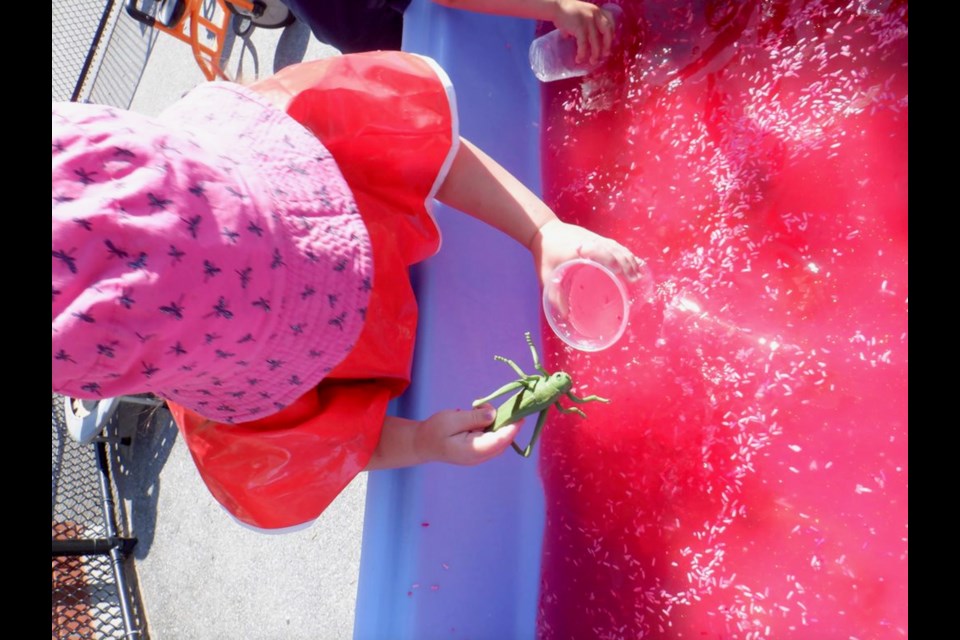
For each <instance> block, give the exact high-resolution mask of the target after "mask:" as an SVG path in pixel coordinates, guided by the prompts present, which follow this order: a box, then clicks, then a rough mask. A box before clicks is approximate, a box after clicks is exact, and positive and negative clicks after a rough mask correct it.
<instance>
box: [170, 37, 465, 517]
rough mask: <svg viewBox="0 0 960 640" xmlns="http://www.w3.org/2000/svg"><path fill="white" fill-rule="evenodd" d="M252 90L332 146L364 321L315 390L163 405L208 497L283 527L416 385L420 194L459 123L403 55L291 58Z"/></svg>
mask: <svg viewBox="0 0 960 640" xmlns="http://www.w3.org/2000/svg"><path fill="white" fill-rule="evenodd" d="M253 88H254V89H255V90H258V91H261V92H262V93H264V94H265V95H267V96H268V97H270V98H272V99H273V100H274V102H275V103H276V104H277V105H278V106H279V107H281V108H285V109H286V110H287V111H288V112H289V113H290V114H291V115H292V116H293V117H294V118H296V119H297V120H298V121H300V122H301V123H302V124H303V125H304V126H306V127H307V128H309V129H310V130H311V131H313V132H314V133H315V134H316V135H317V136H318V137H319V138H320V140H321V141H322V142H323V143H324V145H325V146H326V147H327V148H328V149H329V150H330V152H331V153H332V154H333V156H334V158H335V159H336V161H337V164H338V166H339V167H340V170H341V171H342V173H343V175H344V177H345V178H346V180H347V183H348V184H349V185H350V188H351V190H352V191H353V193H354V199H355V201H356V203H357V207H358V208H359V210H360V213H361V215H362V216H363V219H364V223H365V224H366V225H367V230H368V232H369V234H370V240H371V243H372V245H373V255H374V274H375V275H374V282H373V289H372V292H371V297H370V303H369V305H368V307H367V315H366V323H365V324H364V328H363V330H362V331H361V333H360V337H359V338H358V340H357V344H356V346H355V347H354V349H353V351H351V352H350V355H349V356H347V358H346V359H345V360H344V361H343V362H341V363H340V364H339V365H338V366H337V367H336V368H334V370H333V371H331V372H330V374H329V375H328V376H327V378H325V379H324V380H323V381H322V382H321V383H320V385H318V386H317V387H316V389H314V390H312V391H310V392H309V393H307V394H305V395H304V396H303V397H301V398H300V399H299V400H298V401H297V402H295V403H294V404H292V405H290V406H288V407H287V408H285V409H284V410H282V411H280V412H278V413H277V414H274V415H273V416H269V417H268V418H265V419H262V420H258V421H255V422H249V423H245V424H241V425H226V424H219V423H214V422H211V421H208V420H206V419H204V418H203V417H201V416H199V415H197V414H195V413H193V412H191V411H189V410H187V409H185V408H183V407H181V406H178V405H176V404H174V403H168V404H169V406H170V409H171V413H172V414H173V418H174V421H175V422H176V423H177V425H178V427H179V428H180V431H181V433H182V434H183V436H184V440H185V441H186V443H187V446H188V447H189V449H190V452H191V454H192V455H193V458H194V462H195V463H196V464H197V469H198V470H199V472H200V475H201V477H202V478H203V480H204V482H205V483H206V484H207V486H208V488H209V489H210V491H211V493H212V494H213V495H214V497H215V498H216V499H217V500H218V501H219V502H220V503H221V504H222V505H223V506H224V507H225V508H226V509H227V510H228V511H230V512H231V513H232V514H233V515H234V516H236V517H237V518H238V519H240V520H241V521H243V522H246V523H248V524H251V525H253V526H256V527H261V528H267V529H278V528H284V527H290V526H294V525H297V524H301V523H304V522H308V521H310V520H313V519H314V518H316V517H317V516H319V515H320V514H321V513H322V512H323V510H324V509H326V507H327V506H328V505H329V504H330V502H332V501H333V499H334V498H335V497H336V496H337V495H338V494H339V493H340V492H341V491H342V490H343V489H344V488H345V487H346V486H347V484H349V482H350V481H351V480H352V479H353V478H354V476H356V474H357V473H359V472H360V471H361V470H363V468H364V467H365V466H366V465H367V463H368V461H369V459H370V456H371V455H372V453H373V451H374V449H375V448H376V445H377V442H378V441H379V437H380V429H381V427H382V425H383V419H384V416H385V415H386V410H387V403H388V402H389V401H390V399H392V398H394V397H396V396H398V395H399V394H400V393H401V392H402V391H403V390H404V389H406V387H407V385H408V384H409V382H410V365H411V361H412V357H413V348H414V339H415V336H416V328H417V313H418V311H417V303H416V299H415V298H414V295H413V289H412V287H411V284H410V281H409V276H408V271H407V269H408V267H409V266H410V265H411V264H413V263H415V262H418V261H420V260H423V259H424V258H426V257H428V256H430V255H432V254H433V253H435V252H436V250H437V249H438V248H439V243H440V237H439V231H438V230H437V228H436V226H435V225H434V223H433V220H432V217H431V215H430V213H429V212H428V210H427V208H426V202H427V201H428V200H429V199H430V197H431V196H432V193H433V187H434V184H435V183H436V182H437V181H438V179H439V176H442V175H443V172H444V171H445V167H446V165H447V160H448V157H449V156H450V154H451V152H452V150H453V149H454V146H453V145H454V133H453V132H454V129H453V114H452V109H451V106H450V103H449V101H448V97H447V93H446V88H445V76H442V75H438V73H437V71H436V70H435V68H434V67H433V66H432V65H431V64H430V63H428V62H427V61H425V60H424V59H421V58H418V57H416V56H411V55H409V54H403V53H400V52H375V53H370V54H367V53H364V54H356V55H349V56H338V57H335V58H330V59H328V60H318V61H314V62H308V63H303V64H299V65H293V66H291V67H287V68H286V69H284V70H283V71H281V72H280V73H279V74H277V75H276V76H273V77H271V78H269V79H267V80H264V81H261V82H258V83H256V84H254V85H253ZM318 197H322V185H318Z"/></svg>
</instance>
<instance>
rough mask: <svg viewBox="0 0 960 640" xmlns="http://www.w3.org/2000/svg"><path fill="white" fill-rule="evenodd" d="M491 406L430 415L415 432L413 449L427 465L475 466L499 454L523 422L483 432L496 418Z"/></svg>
mask: <svg viewBox="0 0 960 640" xmlns="http://www.w3.org/2000/svg"><path fill="white" fill-rule="evenodd" d="M496 415H497V413H496V409H494V407H493V405H492V404H489V403H487V404H483V405H480V406H479V407H477V408H476V409H470V410H467V411H460V410H456V409H448V410H445V411H440V412H438V413H435V414H433V415H432V416H430V417H429V418H427V419H426V420H424V421H423V422H422V423H421V424H420V427H419V428H418V429H417V445H416V446H417V449H419V450H420V452H421V455H422V456H423V457H424V458H425V460H426V461H429V462H449V463H451V464H462V465H475V464H480V463H481V462H486V461H487V460H490V459H492V458H495V457H496V456H498V455H500V454H501V453H503V451H504V449H506V448H507V447H509V446H510V443H511V442H513V438H514V436H516V435H517V432H518V431H519V430H520V426H521V425H522V424H523V421H522V420H521V421H520V422H517V423H515V424H511V425H507V426H505V427H502V428H501V429H498V430H497V431H496V432H486V431H484V429H486V428H487V427H489V426H490V425H491V424H492V423H493V420H494V418H495V417H496Z"/></svg>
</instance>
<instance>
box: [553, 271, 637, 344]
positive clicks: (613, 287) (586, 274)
mask: <svg viewBox="0 0 960 640" xmlns="http://www.w3.org/2000/svg"><path fill="white" fill-rule="evenodd" d="M564 285H565V289H566V295H567V304H568V305H569V307H568V320H569V322H570V325H571V327H572V329H573V335H576V336H580V337H582V339H583V340H585V341H587V342H595V343H601V344H603V343H605V342H607V340H609V339H611V338H612V337H613V336H615V335H616V334H617V332H618V331H619V330H620V326H621V324H622V323H623V317H624V315H625V314H626V312H627V309H626V307H625V303H626V301H625V300H624V297H623V296H622V295H621V293H620V289H619V288H618V287H617V283H616V282H614V280H613V279H612V278H611V277H610V276H609V275H608V274H606V273H605V272H603V271H601V270H599V269H597V268H593V267H574V268H573V269H572V270H571V271H570V273H569V274H568V275H567V276H566V277H565V278H564Z"/></svg>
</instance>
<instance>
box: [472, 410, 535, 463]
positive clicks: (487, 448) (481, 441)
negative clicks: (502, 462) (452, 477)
mask: <svg viewBox="0 0 960 640" xmlns="http://www.w3.org/2000/svg"><path fill="white" fill-rule="evenodd" d="M522 425H523V420H520V421H519V422H515V423H513V424H508V425H506V426H505V427H501V428H500V429H498V430H496V431H482V432H473V433H470V434H468V435H467V441H466V445H467V447H468V451H467V458H466V460H465V461H464V464H479V463H481V462H486V461H487V460H490V459H491V458H495V457H496V456H498V455H500V454H501V453H503V451H504V450H505V449H506V448H507V447H509V446H510V443H511V442H513V439H514V438H515V437H516V435H517V433H518V432H519V431H520V427H521V426H522Z"/></svg>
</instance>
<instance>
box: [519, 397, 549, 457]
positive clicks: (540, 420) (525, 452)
mask: <svg viewBox="0 0 960 640" xmlns="http://www.w3.org/2000/svg"><path fill="white" fill-rule="evenodd" d="M546 421H547V410H546V409H544V410H543V411H541V412H540V415H539V416H538V417H537V426H536V427H534V428H533V435H532V436H530V442H529V443H528V444H527V446H526V447H525V448H523V449H521V448H520V447H518V446H517V443H515V442H511V443H510V444H511V446H513V450H514V451H516V452H517V453H519V454H520V455H521V456H523V457H524V458H529V457H530V452H532V451H533V445H535V444H536V443H537V440H538V439H539V438H540V431H542V430H543V425H544V423H545V422H546Z"/></svg>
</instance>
